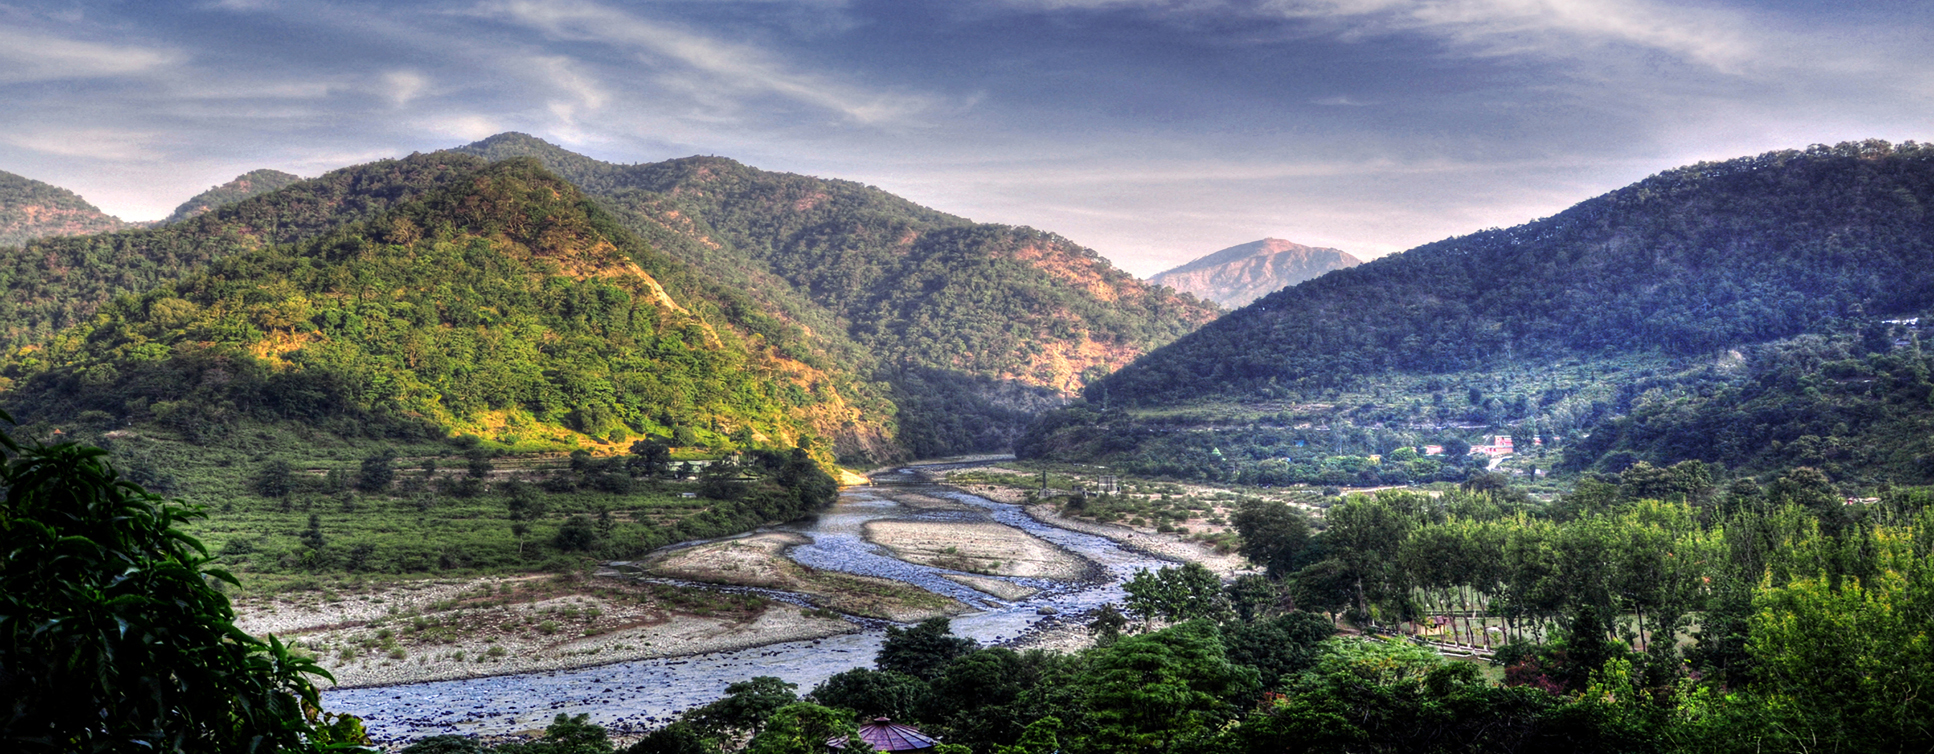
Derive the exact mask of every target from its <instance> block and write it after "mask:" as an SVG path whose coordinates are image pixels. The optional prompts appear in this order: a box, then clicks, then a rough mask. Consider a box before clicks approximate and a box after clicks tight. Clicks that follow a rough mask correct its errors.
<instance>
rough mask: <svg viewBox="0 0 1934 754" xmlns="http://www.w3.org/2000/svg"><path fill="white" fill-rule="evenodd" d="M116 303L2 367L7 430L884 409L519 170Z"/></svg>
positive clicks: (587, 425)
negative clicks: (21, 422)
mask: <svg viewBox="0 0 1934 754" xmlns="http://www.w3.org/2000/svg"><path fill="white" fill-rule="evenodd" d="M437 159H439V160H442V161H445V162H447V163H449V164H450V166H451V168H452V169H455V170H461V171H462V172H461V173H460V174H458V175H456V176H453V177H452V179H451V180H450V181H448V186H447V187H446V188H442V189H437V190H433V191H429V192H427V193H425V194H424V195H423V196H422V197H419V198H417V199H414V200H411V201H407V202H401V203H398V204H396V205H394V206H392V207H391V208H389V209H388V210H386V211H384V212H382V213H380V214H378V215H376V216H375V217H372V218H371V219H369V220H366V221H363V222H358V223H353V224H350V225H346V226H343V227H341V228H338V229H336V230H334V231H331V232H329V233H327V234H325V235H323V236H321V237H318V238H315V239H311V240H309V241H306V242H303V243H300V244H295V245H275V246H267V247H264V248H260V249H255V250H252V251H241V252H237V253H232V254H229V255H228V256H225V257H222V258H220V259H216V260H214V261H213V262H210V263H208V266H207V267H206V269H204V270H203V271H202V272H199V273H195V274H191V275H189V276H187V277H184V278H182V279H180V280H178V281H175V282H173V283H169V284H163V285H160V286H157V287H154V288H152V289H150V290H148V291H146V292H144V293H142V294H140V295H138V296H130V297H123V298H119V299H116V300H114V301H112V302H110V303H109V304H107V305H106V306H104V307H102V308H101V309H100V310H99V311H98V312H97V313H95V314H94V315H93V316H92V317H91V318H90V319H89V320H88V321H87V322H85V323H84V324H82V325H80V326H77V327H75V328H72V329H69V330H67V331H64V332H62V333H61V334H60V335H59V336H58V337H56V338H55V339H53V340H52V341H51V342H50V343H48V344H47V345H46V346H45V347H43V348H33V349H27V350H25V351H23V352H21V353H20V354H18V355H17V356H16V357H14V358H13V359H12V360H11V361H10V362H9V363H8V364H7V365H6V368H5V374H6V377H7V378H8V379H10V380H11V381H12V382H13V385H14V387H13V390H12V391H11V393H10V394H8V395H6V396H5V402H6V403H7V404H9V405H10V406H12V407H13V408H14V410H15V412H16V414H17V415H20V416H21V417H22V418H23V419H26V420H35V419H42V420H48V421H57V422H58V421H64V420H66V419H68V418H70V417H77V416H80V415H81V414H82V413H83V412H89V411H92V412H99V413H101V414H106V415H108V416H111V417H114V418H115V419H117V420H120V421H126V422H134V423H137V424H140V423H146V422H155V423H159V424H161V425H165V426H167V427H170V428H172V429H173V430H174V431H176V432H177V433H179V434H180V435H181V436H183V437H184V438H186V439H189V440H191V441H206V440H209V439H212V438H218V437H220V436H222V435H223V434H224V433H226V432H227V431H229V430H230V429H232V428H233V427H235V426H237V425H238V424H239V422H241V421H242V420H244V419H254V420H262V421H273V420H291V421H301V422H305V423H308V424H310V425H312V426H321V427H327V428H329V429H330V430H331V431H334V432H336V433H337V434H341V435H346V436H355V435H359V434H361V435H388V436H396V437H404V438H408V437H415V436H424V435H430V436H441V435H442V434H443V433H445V432H460V433H466V434H474V435H478V436H481V437H484V438H486V439H492V440H495V441H497V442H499V443H502V444H504V445H506V446H511V447H519V446H530V447H560V446H561V447H565V448H568V447H571V446H574V445H576V444H578V442H580V441H590V442H610V443H614V444H615V443H623V441H624V439H625V435H627V434H643V433H655V434H661V435H664V436H666V437H670V436H671V435H672V434H673V433H674V431H675V430H676V429H679V428H684V429H686V430H687V431H696V432H698V433H699V434H700V436H716V437H718V438H726V437H731V438H735V440H736V441H737V443H738V444H740V445H747V446H749V445H753V444H755V443H757V444H775V445H783V446H785V447H791V446H792V445H795V444H805V445H807V446H808V447H811V446H812V444H811V440H813V439H815V438H816V439H819V440H824V441H825V442H824V443H821V444H820V445H819V446H818V447H820V448H821V449H823V450H830V449H832V448H834V447H838V448H840V449H843V450H848V451H861V450H863V449H864V448H865V447H866V446H868V445H869V444H873V443H877V442H878V435H880V434H881V432H882V430H881V429H880V427H879V425H878V420H877V419H875V418H873V417H875V416H877V415H878V414H880V413H883V411H880V410H879V409H877V408H873V407H869V409H867V410H862V409H860V408H858V407H855V406H853V405H852V404H850V403H849V402H848V400H849V399H848V397H847V395H848V394H843V393H842V390H843V389H850V380H847V379H845V378H842V377H840V376H838V375H835V374H829V373H827V372H826V371H824V370H822V369H819V368H817V367H815V366H813V365H811V364H807V363H804V362H801V361H798V360H796V359H794V358H791V357H789V356H787V355H786V351H787V350H788V349H789V347H790V345H791V342H790V341H791V340H793V339H794V338H793V336H792V335H791V334H790V331H789V330H788V329H787V328H785V327H784V326H783V325H781V324H779V323H777V322H773V321H771V320H770V319H768V318H764V317H762V316H760V315H758V314H757V313H756V312H752V311H739V310H750V309H751V308H752V307H749V306H745V305H744V304H743V302H741V301H738V300H736V299H735V298H734V297H733V295H732V294H731V293H730V292H727V291H723V290H720V289H718V288H717V287H716V286H713V285H712V284H710V283H709V282H707V281H704V280H702V279H701V278H699V277H698V276H696V275H694V274H692V273H691V272H690V271H689V269H688V268H687V267H685V266H684V265H682V264H680V263H678V262H676V261H674V260H671V259H669V258H667V257H664V256H663V255H660V254H658V253H657V252H655V251H654V250H652V249H650V248H649V247H648V246H646V245H644V244H643V243H641V242H640V241H638V240H637V239H636V238H635V237H634V236H632V235H631V234H629V233H627V232H625V231H624V230H623V229H622V228H619V227H618V226H617V225H616V224H615V223H613V222H612V221H611V220H610V218H608V217H607V216H605V215H603V214H602V213H600V212H598V211H596V210H595V209H594V208H592V207H590V206H589V205H588V204H587V203H586V201H585V200H584V199H583V197H582V196H581V195H580V194H578V192H577V191H576V190H575V189H574V188H572V187H571V186H570V185H568V184H565V183H562V182H560V181H559V180H557V179H556V178H554V177H552V176H550V175H549V174H548V173H546V172H544V171H543V169H542V168H541V167H539V166H537V165H536V163H534V162H531V161H515V162H506V163H503V164H500V165H496V166H492V167H488V168H485V167H482V163H481V161H474V160H471V161H469V162H468V163H467V165H466V164H464V162H463V161H464V160H465V159H467V158H461V157H443V158H437Z"/></svg>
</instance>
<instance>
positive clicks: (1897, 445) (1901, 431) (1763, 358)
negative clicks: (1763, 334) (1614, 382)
mask: <svg viewBox="0 0 1934 754" xmlns="http://www.w3.org/2000/svg"><path fill="white" fill-rule="evenodd" d="M1923 322H1927V323H1930V324H1934V319H1929V318H1926V317H1913V318H1906V319H1901V320H1896V321H1894V322H1892V323H1879V324H1876V325H1869V326H1868V327H1865V328H1861V329H1860V330H1857V331H1851V332H1842V333H1830V334H1825V335H1814V334H1809V335H1803V336H1800V337H1798V338H1792V339H1788V340H1783V341H1778V342H1775V343H1769V344H1765V345H1761V346H1755V347H1750V348H1745V349H1741V350H1740V351H1735V352H1733V353H1731V354H1729V355H1728V357H1726V358H1723V359H1720V360H1718V361H1717V362H1715V363H1713V364H1711V365H1710V366H1708V367H1706V368H1702V369H1697V370H1688V371H1687V372H1684V373H1681V374H1675V375H1673V376H1671V377H1670V378H1667V379H1656V380H1646V381H1641V382H1638V383H1636V384H1634V385H1632V386H1629V387H1627V388H1626V389H1625V390H1626V392H1627V393H1629V394H1630V398H1629V400H1627V401H1624V402H1623V403H1624V405H1625V406H1628V407H1629V408H1627V409H1626V411H1625V412H1623V413H1621V414H1620V415H1617V416H1615V417H1611V418H1608V419H1607V420H1605V421H1603V422H1600V423H1599V424H1598V425H1597V426H1594V427H1592V428H1591V431H1590V432H1589V434H1588V435H1587V436H1586V437H1585V438H1584V439H1583V440H1582V441H1581V442H1580V443H1579V444H1578V446H1577V447H1575V448H1573V449H1572V450H1571V451H1570V452H1568V453H1567V454H1566V457H1567V461H1568V465H1569V466H1571V467H1573V468H1577V469H1597V470H1602V471H1613V472H1615V471H1620V470H1622V469H1623V468H1624V467H1626V466H1628V465H1630V464H1632V463H1633V462H1635V461H1640V460H1649V461H1653V462H1655V463H1656V462H1658V461H1662V460H1666V459H1671V460H1675V461H1676V460H1688V459H1690V460H1699V461H1705V462H1708V463H1716V464H1720V465H1722V466H1725V467H1728V468H1731V469H1733V470H1735V471H1742V472H1747V473H1766V472H1772V471H1775V470H1779V469H1784V468H1791V467H1795V466H1808V467H1813V468H1817V469H1820V470H1821V471H1824V472H1826V473H1827V475H1828V476H1830V477H1832V478H1833V479H1835V480H1841V481H1859V482H1867V483H1873V482H1878V481H1894V482H1919V481H1923V480H1928V479H1934V352H1930V351H1928V350H1925V349H1924V346H1923V340H1924V339H1925V338H1927V337H1928V335H1929V334H1930V332H1929V331H1928V330H1926V329H1923V328H1922V327H1921V323H1923Z"/></svg>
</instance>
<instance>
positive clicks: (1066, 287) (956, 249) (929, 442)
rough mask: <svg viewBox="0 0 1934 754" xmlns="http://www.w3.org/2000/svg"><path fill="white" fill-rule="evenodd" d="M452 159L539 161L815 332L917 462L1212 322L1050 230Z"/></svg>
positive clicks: (736, 167)
mask: <svg viewBox="0 0 1934 754" xmlns="http://www.w3.org/2000/svg"><path fill="white" fill-rule="evenodd" d="M459 151H463V152H467V153H471V154H477V155H481V156H484V157H487V158H490V159H503V158H506V157H512V156H531V157H536V158H538V159H539V160H542V161H543V162H544V163H545V164H546V165H547V166H549V167H550V168H551V169H553V170H556V171H558V173H559V174H560V175H562V176H564V177H565V178H566V179H568V180H570V181H572V182H573V183H576V184H577V185H578V186H580V187H582V188H583V189H584V190H585V191H586V192H587V193H590V194H592V195H594V196H596V197H598V198H599V199H600V200H601V201H602V203H603V204H604V205H605V206H606V207H607V208H609V209H610V210H611V211H612V212H613V213H614V214H615V215H616V216H617V217H619V218H621V219H622V220H623V222H625V224H626V225H627V226H628V227H630V228H632V229H633V230H635V231H637V232H639V233H640V234H641V235H642V236H644V237H645V238H646V239H647V240H649V241H650V242H651V243H652V244H654V245H656V246H658V247H659V248H662V249H664V250H665V251H666V252H667V253H670V254H673V255H675V256H678V257H679V258H680V259H683V260H686V261H688V262H690V263H692V264H694V265H695V266H697V267H698V268H699V269H701V270H704V271H705V272H706V273H707V274H709V275H712V276H714V277H715V278H717V279H720V280H722V281H728V282H730V283H732V284H734V285H737V286H741V287H742V288H743V289H744V290H746V291H748V292H749V293H750V294H751V295H752V296H754V297H755V298H756V299H758V300H759V301H760V302H761V303H763V304H765V305H767V306H769V307H771V308H772V309H774V310H776V311H777V312H779V313H780V315H781V316H784V317H786V318H787V319H789V320H790V321H792V322H794V323H796V324H798V325H800V326H801V327H803V328H805V329H807V330H809V331H810V332H812V333H813V335H814V337H815V339H816V340H817V341H819V342H820V343H822V344H823V348H824V350H825V351H826V352H827V353H829V354H832V355H834V356H836V357H837V358H839V359H840V360H841V361H842V362H843V363H846V364H850V365H852V367H853V368H854V369H855V370H856V371H858V372H860V373H862V374H868V375H871V376H873V377H874V378H875V379H878V380H881V381H884V382H886V383H888V384H889V385H890V386H891V388H892V390H893V397H894V400H895V403H896V404H897V405H898V408H899V426H900V440H901V442H902V443H904V444H905V445H906V446H907V447H908V448H910V449H911V450H912V451H913V452H914V453H916V454H918V455H939V454H946V453H953V452H960V451H967V450H980V449H990V448H999V447H1003V446H1005V445H1006V444H1007V443H1008V442H1009V441H1010V440H1011V439H1012V438H1013V437H1014V436H1015V435H1016V434H1017V433H1018V431H1019V430H1020V428H1021V427H1022V426H1023V425H1024V424H1025V422H1026V421H1027V420H1028V419H1029V418H1030V417H1031V416H1033V415H1034V414H1035V413H1036V412H1038V411H1039V410H1040V409H1041V408H1043V407H1045V406H1049V405H1053V404H1054V403H1056V402H1058V395H1060V394H1066V393H1069V392H1073V391H1077V390H1079V389H1081V388H1082V387H1083V386H1084V385H1085V384H1086V383H1087V382H1088V381H1089V380H1090V379H1092V378H1093V377H1094V376H1096V375H1099V374H1103V373H1106V372H1108V371H1110V370H1113V369H1116V368H1118V367H1120V366H1122V365H1124V364H1126V363H1128V362H1129V361H1130V360H1132V359H1134V358H1135V357H1137V356H1139V355H1141V354H1142V353H1145V352H1147V351H1148V350H1149V349H1152V348H1154V347H1157V346H1160V345H1162V344H1164V343H1167V342H1169V341H1172V340H1174V339H1175V338H1177V337H1179V336H1181V335H1183V334H1184V333H1187V332H1189V331H1191V330H1193V329H1194V328H1196V327H1198V326H1200V325H1201V324H1202V323H1204V322H1207V321H1209V320H1210V319H1212V318H1213V317H1214V316H1216V308H1215V307H1214V306H1213V305H1211V304H1208V303H1206V302H1203V301H1200V300H1197V299H1194V298H1193V297H1189V296H1182V295H1178V294H1175V293H1173V292H1172V291H1168V290H1165V289H1162V288H1159V287H1155V286H1149V285H1147V284H1145V283H1142V282H1141V281H1138V280H1136V279H1134V278H1133V277H1132V276H1130V275H1128V274H1127V273H1124V272H1122V271H1120V270H1117V269H1115V268H1114V267H1113V266H1111V265H1110V264H1109V263H1108V262H1107V261H1106V260H1104V259H1102V258H1101V257H1100V256H1098V255H1096V254H1095V253H1094V252H1093V251H1090V250H1088V249H1085V248H1082V247H1080V246H1078V245H1076V244H1074V243H1073V242H1071V241H1069V240H1067V239H1064V238H1061V237H1059V236H1056V235H1054V234H1051V233H1044V232H1041V231H1037V230H1033V229H1029V228H1017V227H1010V226H1000V225H987V224H980V223H974V222H971V221H968V220H965V219H963V218H959V217H954V216H952V215H947V214H944V213H941V212H937V211H934V210H932V209H928V208H925V207H921V206H919V205H917V204H914V203H912V202H909V201H907V200H905V199H902V198H899V197H896V196H893V195H892V194H888V193H886V192H884V191H881V190H879V189H876V188H872V187H869V186H864V185H861V184H858V183H854V182H851V181H840V180H825V179H819V178H813V177H809V176H802V175H794V174H787V173H775V172H770V171H764V170H758V169H755V168H751V167H748V166H745V165H742V164H740V163H737V162H734V161H732V160H728V159H724V158H718V157H690V158H684V159H678V160H669V161H666V162H659V163H651V164H640V165H616V164H611V163H606V162H601V161H597V160H593V159H590V158H587V157H584V156H582V155H578V154H574V153H571V152H568V151H566V150H563V149H561V148H558V147H556V146H554V145H551V144H548V143H545V142H543V141H541V140H538V139H535V138H532V137H529V136H525V135H522V134H503V135H499V136H495V137H492V138H490V139H486V140H484V141H481V142H478V143H476V144H472V145H469V146H466V147H463V148H462V149H461V150H459Z"/></svg>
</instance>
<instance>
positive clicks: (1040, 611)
mask: <svg viewBox="0 0 1934 754" xmlns="http://www.w3.org/2000/svg"><path fill="white" fill-rule="evenodd" d="M1059 612H1061V611H1059V610H1056V609H1054V608H1051V607H1048V606H1047V605H1042V606H1040V607H1038V608H1035V609H1034V614H1035V615H1054V614H1055V613H1059Z"/></svg>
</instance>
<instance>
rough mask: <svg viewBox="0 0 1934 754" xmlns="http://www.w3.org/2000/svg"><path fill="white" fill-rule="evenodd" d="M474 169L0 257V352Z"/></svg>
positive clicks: (420, 160) (304, 196)
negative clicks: (125, 298)
mask: <svg viewBox="0 0 1934 754" xmlns="http://www.w3.org/2000/svg"><path fill="white" fill-rule="evenodd" d="M482 164H483V162H482V161H481V160H478V159H476V158H474V157H467V156H463V155H453V154H435V155H412V156H410V157H407V158H404V159H401V160H379V161H377V162H372V163H369V164H366V165H357V166H355V167H349V168H344V169H342V170H337V171H333V172H331V173H329V174H327V175H324V176H321V177H319V178H315V179H313V180H307V181H302V182H299V183H296V184H292V185H290V186H288V187H286V188H284V189H283V190H281V191H276V192H272V193H270V194H267V195H260V196H256V197H254V198H251V199H247V200H243V201H240V202H236V203H234V204H230V205H227V206H224V207H221V208H218V209H216V210H213V211H210V212H208V213H205V214H202V215H200V216H197V217H194V218H192V219H189V220H184V221H182V222H177V223H173V224H170V225H166V226H162V227H158V228H148V229H141V230H127V231H122V232H119V233H110V234H104V235H93V236H75V237H63V238H45V239H40V240H37V241H33V242H31V243H28V244H27V245H26V247H25V248H22V249H0V348H4V349H12V348H17V347H20V346H23V345H26V344H28V343H33V342H38V341H43V340H45V339H46V338H48V337H49V336H51V335H52V334H53V333H54V332H56V331H58V330H61V329H64V328H66V327H70V326H72V325H74V324H77V323H79V322H82V321H84V320H85V319H86V318H87V317H88V315H89V314H91V313H92V312H93V311H94V309H95V308H96V307H98V306H100V305H101V304H103V303H105V302H106V301H107V300H108V299H110V298H112V297H114V296H117V295H120V294H123V293H136V292H140V291H144V290H147V289H149V288H152V287H154V286H155V285H159V284H161V283H164V282H167V281H170V280H174V279H175V278H178V277H180V276H182V275H184V274H188V273H189V272H192V271H195V270H198V269H200V268H201V267H202V266H203V265H206V264H207V263H208V262H210V261H212V260H214V259H218V258H221V257H223V256H227V255H229V254H234V253H237V252H241V251H247V250H251V249H257V248H261V247H263V246H267V245H271V244H279V243H292V242H295V241H299V240H302V239H305V238H310V237H313V236H316V235H318V234H321V233H323V232H325V231H327V230H328V229H330V228H333V227H336V226H338V225H341V224H343V223H347V222H351V221H355V220H359V219H363V218H367V217H370V216H372V215H374V214H376V213H378V212H381V211H382V210H384V209H386V208H388V207H390V206H392V205H394V204H396V203H397V202H400V201H406V200H408V199H410V198H413V197H416V196H419V195H421V194H422V193H423V192H424V191H426V190H429V189H431V188H434V187H437V186H440V185H442V184H444V183H445V182H446V181H448V180H450V178H451V177H452V176H454V175H456V174H458V173H461V172H464V171H468V170H474V169H475V168H476V167H478V166H480V165H482Z"/></svg>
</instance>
